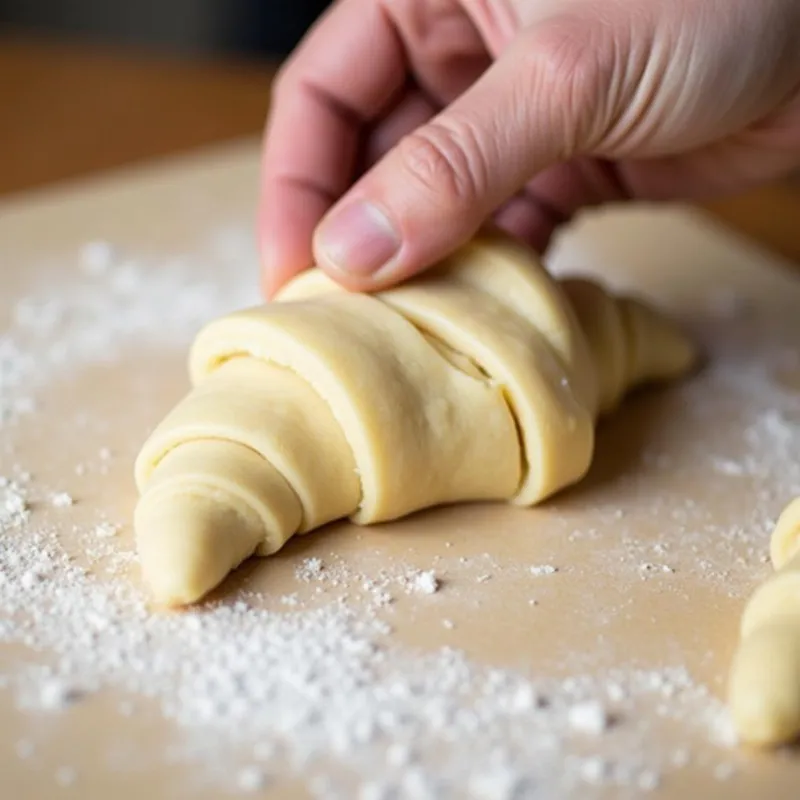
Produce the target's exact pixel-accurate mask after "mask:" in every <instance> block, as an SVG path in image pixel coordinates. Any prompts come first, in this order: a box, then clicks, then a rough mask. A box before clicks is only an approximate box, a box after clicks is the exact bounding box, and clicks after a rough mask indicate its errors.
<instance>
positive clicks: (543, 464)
mask: <svg viewBox="0 0 800 800" xmlns="http://www.w3.org/2000/svg"><path fill="white" fill-rule="evenodd" d="M694 359H695V351H694V348H693V347H692V345H691V344H690V342H689V341H688V340H687V339H686V338H685V337H684V335H683V334H682V333H681V332H680V331H679V330H678V329H677V328H676V327H674V326H673V325H672V324H670V323H668V322H667V321H666V320H664V319H663V318H661V317H660V316H658V315H657V314H656V313H655V312H654V311H652V310H650V309H649V308H648V307H647V306H645V305H643V304H641V303H638V302H637V301H635V300H632V299H627V298H611V297H610V296H609V295H607V294H606V293H605V292H604V291H602V290H601V289H600V288H599V287H598V286H596V285H594V284H592V283H589V282H587V281H583V280H578V279H573V280H566V281H563V282H561V283H558V282H556V281H555V280H553V279H552V278H551V277H550V275H549V274H548V273H547V272H546V270H545V269H544V268H543V267H542V265H541V264H540V263H539V261H538V260H537V258H536V256H535V255H534V253H533V252H532V251H530V250H528V249H527V248H526V247H524V246H522V245H521V244H519V243H517V242H515V241H513V240H511V239H509V238H508V237H505V236H504V235H502V234H500V233H497V232H491V233H489V232H486V233H482V234H481V235H480V236H478V237H476V238H475V239H474V240H473V241H472V242H470V243H469V244H468V245H466V246H465V247H463V248H462V249H461V250H459V251H458V252H457V253H455V254H454V255H453V256H451V257H450V258H449V259H447V260H446V261H444V262H442V263H441V264H440V265H439V266H438V267H437V268H436V269H435V270H433V271H432V272H430V273H429V274H428V275H426V276H425V277H423V278H418V279H416V280H415V281H413V282H411V283H408V284H406V285H403V286H401V287H398V288H395V289H392V290H389V291H384V292H381V293H379V294H375V295H365V294H354V293H348V292H345V291H344V290H342V289H340V288H339V287H338V286H337V285H336V284H335V283H333V282H332V281H331V280H329V279H328V278H327V277H326V276H325V275H324V274H323V273H322V272H320V271H319V270H311V271H309V272H306V273H304V274H303V275H301V276H299V277H298V278H296V279H295V280H294V281H293V282H292V283H290V284H289V285H288V286H287V287H285V289H284V290H283V291H282V293H281V294H280V295H279V297H278V298H277V299H276V301H274V302H272V303H270V304H268V305H266V306H263V307H259V308H253V309H250V310H246V311H242V312H239V313H236V314H232V315H230V316H227V317H224V318H222V319H220V320H217V321H215V322H212V323H211V324H210V325H208V326H207V327H206V328H205V329H204V330H203V331H201V332H200V334H199V335H198V337H197V339H196V340H195V342H194V345H193V347H192V350H191V355H190V374H191V379H192V384H193V386H194V388H193V390H192V391H191V393H190V394H189V395H187V397H186V398H185V399H184V400H183V401H181V402H180V403H179V404H178V405H177V407H176V408H175V409H174V410H173V411H172V412H171V413H170V414H169V415H168V416H167V418H166V419H165V420H164V421H163V422H162V423H161V424H160V425H159V426H158V428H157V429H156V430H155V431H154V432H153V434H152V435H151V436H150V438H149V439H148V441H147V442H146V443H145V445H144V447H143V448H142V451H141V453H140V454H139V457H138V459H137V462H136V469H135V474H136V482H137V486H138V488H139V491H140V492H141V497H140V500H139V503H138V505H137V508H136V513H135V527H136V538H137V546H138V549H139V554H140V559H141V565H142V571H143V574H144V578H145V580H146V581H147V583H148V584H149V586H150V588H151V590H152V593H153V596H154V599H155V600H156V602H158V603H160V604H166V605H182V604H187V603H192V602H194V601H196V600H198V599H200V598H202V597H203V596H204V595H205V594H207V593H208V592H209V591H210V590H211V589H213V588H214V587H215V586H216V585H217V584H219V583H220V582H221V581H222V580H223V579H224V578H225V576H226V575H227V574H228V573H229V572H230V571H231V570H232V569H234V568H235V567H236V566H237V565H238V564H239V563H241V562H242V561H243V560H244V559H246V558H248V557H249V556H251V555H253V554H259V555H269V554H270V553H274V552H275V551H276V550H278V549H280V548H281V547H282V546H283V545H284V543H285V542H286V541H287V540H288V539H289V538H290V537H291V536H293V535H294V534H296V533H305V532H308V531H311V530H314V529H315V528H318V527H320V526H321V525H324V524H325V523H327V522H330V521H332V520H336V519H341V518H350V519H352V520H353V521H355V522H357V523H361V524H368V523H374V522H380V521H385V520H392V519H397V518H399V517H402V516H404V515H407V514H410V513H411V512H413V511H417V510H419V509H423V508H426V507H430V506H434V505H438V504H444V503H453V502H458V501H476V500H506V501H509V502H512V503H516V504H518V505H522V506H530V505H533V504H535V503H538V502H540V501H541V500H542V499H544V498H546V497H548V496H550V495H552V494H553V493H555V492H557V491H559V490H560V489H563V488H564V487H566V486H569V485H571V484H573V483H575V482H577V481H578V480H580V479H581V478H582V477H583V476H584V474H585V473H586V471H587V469H588V467H589V465H590V463H591V460H592V456H593V452H594V426H595V423H596V420H597V418H598V416H599V415H601V414H604V413H607V412H609V411H611V410H613V409H614V408H616V406H617V405H618V404H619V402H620V400H621V399H622V397H623V395H624V394H625V393H626V392H627V391H628V390H629V389H631V388H632V387H633V386H635V385H637V384H640V383H643V382H645V381H650V380H663V379H669V378H675V377H677V376H679V375H681V374H682V373H684V372H686V371H687V370H688V369H689V368H690V367H691V365H692V363H693V361H694Z"/></svg>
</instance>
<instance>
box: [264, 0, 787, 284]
mask: <svg viewBox="0 0 800 800" xmlns="http://www.w3.org/2000/svg"><path fill="white" fill-rule="evenodd" d="M798 166H800V3H798V2H797V0H758V2H754V0H653V1H652V2H641V0H338V2H336V3H334V4H333V5H332V7H331V8H330V9H329V11H328V12H327V13H326V14H325V15H324V16H323V17H322V18H321V19H320V20H319V21H318V23H317V24H316V25H315V26H314V27H313V29H312V30H311V31H310V32H309V33H308V35H307V36H306V38H305V39H304V41H303V42H302V43H301V44H300V46H299V47H298V48H297V50H296V51H295V52H294V53H293V54H292V56H291V57H290V58H289V59H288V60H287V62H286V63H285V65H284V67H283V68H282V70H281V72H280V75H279V77H278V80H277V82H276V84H275V89H274V92H273V97H272V105H271V112H270V118H269V122H268V125H267V130H266V134H265V139H264V153H263V168H262V180H261V203H260V213H259V238H260V242H261V252H262V260H263V286H264V291H265V294H266V295H267V296H271V295H272V294H273V293H274V292H275V291H277V289H278V288H280V287H281V286H283V285H284V284H285V283H286V282H287V281H288V280H289V279H290V278H291V277H292V276H293V275H296V274H297V273H299V272H301V271H303V270H304V269H306V268H308V267H310V266H311V265H312V264H314V263H317V264H318V265H319V266H320V267H321V268H322V269H323V270H325V271H326V272H327V273H328V274H329V275H330V276H331V277H333V278H334V279H335V280H336V281H338V282H339V283H340V284H342V285H343V286H345V287H346V288H349V289H355V290H360V291H372V290H376V289H381V288H386V287H389V286H391V285H394V284H397V283H399V282H401V281H403V280H406V279H408V278H410V277H411V276H413V275H415V274H417V273H420V272H422V271H423V270H425V269H426V268H428V267H429V266H431V265H432V264H433V263H435V262H436V261H437V260H439V259H441V258H442V257H444V256H446V255H447V254H449V253H450V252H452V251H453V250H454V249H455V248H457V247H458V246H460V245H461V244H462V243H464V242H465V241H466V240H467V239H469V238H470V237H471V236H472V235H473V234H474V233H475V232H476V231H477V230H478V229H479V228H480V227H481V226H482V225H483V224H484V223H485V222H486V221H487V220H489V219H493V220H494V221H496V222H498V223H499V224H500V225H501V226H502V227H504V228H506V229H507V230H508V231H509V232H511V233H514V234H516V235H518V236H520V237H522V238H523V239H525V240H526V241H528V242H529V243H531V244H533V245H534V246H535V247H536V248H537V249H539V250H540V251H541V250H544V249H545V248H546V246H547V244H548V242H549V240H550V238H551V236H552V234H553V232H554V230H555V229H556V228H557V227H558V226H559V225H561V224H563V223H564V222H565V221H567V220H569V219H570V218H571V217H572V216H573V215H574V214H575V212H576V211H578V210H579V209H580V208H582V207H585V206H588V205H596V204H600V203H606V202H615V201H624V200H628V199H636V198H640V199H648V200H666V199H695V198H700V197H706V196H713V195H719V194H724V193H729V192H734V191H738V190H741V189H743V188H746V187H747V186H749V185H752V184H756V183H760V182H764V181H768V180H771V179H774V178H776V177H779V176H781V175H783V174H786V173H788V172H789V171H791V170H793V169H795V168H797V167H798Z"/></svg>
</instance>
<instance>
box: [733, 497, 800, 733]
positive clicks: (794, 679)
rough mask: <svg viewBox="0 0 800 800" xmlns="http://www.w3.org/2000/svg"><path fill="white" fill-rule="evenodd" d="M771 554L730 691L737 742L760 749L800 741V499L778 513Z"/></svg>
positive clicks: (745, 622) (747, 617)
mask: <svg viewBox="0 0 800 800" xmlns="http://www.w3.org/2000/svg"><path fill="white" fill-rule="evenodd" d="M770 555H771V560H772V565H773V567H774V568H775V570H776V572H775V574H774V575H772V576H771V577H770V578H769V579H768V580H766V581H765V582H764V583H763V584H761V586H759V588H758V589H757V590H756V591H755V592H754V594H753V596H752V597H751V598H750V600H749V601H748V603H747V605H746V607H745V610H744V614H743V615H742V621H741V626H740V628H741V631H740V636H741V640H740V643H739V647H738V650H737V652H736V655H735V656H734V660H733V665H732V668H731V674H730V682H729V689H728V697H729V705H730V709H731V714H732V716H733V721H734V724H735V726H736V729H737V732H738V734H739V737H740V739H741V740H742V741H744V742H747V743H749V744H753V745H757V746H762V747H770V746H775V745H781V744H785V743H788V742H790V741H792V740H794V739H796V738H797V737H798V736H800V498H798V499H796V500H795V501H794V502H793V503H791V504H790V505H789V506H788V507H787V508H786V509H785V511H784V512H783V514H781V516H780V519H779V520H778V524H777V525H776V527H775V530H774V531H773V533H772V538H771V542H770Z"/></svg>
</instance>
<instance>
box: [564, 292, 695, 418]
mask: <svg viewBox="0 0 800 800" xmlns="http://www.w3.org/2000/svg"><path fill="white" fill-rule="evenodd" d="M561 285H562V287H563V289H564V291H565V293H566V295H567V297H568V298H569V300H570V303H571V304H572V307H573V309H574V310H575V313H576V315H577V317H578V322H579V324H580V326H581V328H582V330H583V332H584V335H585V337H586V340H587V342H588V344H589V348H590V350H591V354H592V361H593V363H594V367H595V375H596V380H597V392H598V397H597V413H598V414H599V415H604V414H609V413H611V412H612V411H614V410H615V409H616V408H617V407H618V406H619V404H620V403H621V402H622V400H623V399H624V398H625V396H626V395H627V394H628V393H629V392H631V391H632V390H633V389H635V388H637V387H639V386H641V385H643V384H646V383H651V382H658V381H667V380H673V379H675V378H677V377H680V376H681V375H684V374H685V373H686V372H688V371H689V370H690V369H691V368H692V367H693V366H694V364H695V363H696V361H697V358H698V353H697V348H696V347H695V345H694V343H693V342H692V341H691V340H690V339H689V338H688V337H687V336H686V334H685V333H684V332H683V331H682V330H681V329H680V328H679V327H678V326H677V325H675V323H674V322H672V320H670V319H668V318H666V317H664V316H662V315H661V314H659V313H658V312H657V311H656V310H655V309H653V308H651V307H650V306H648V305H646V304H645V303H643V302H641V301H639V300H637V299H635V298H632V297H624V296H618V295H613V294H611V293H609V292H607V291H605V290H604V289H603V288H602V287H601V286H599V285H598V284H596V283H594V282H593V281H589V280H586V279H582V278H568V279H566V280H564V281H562V282H561Z"/></svg>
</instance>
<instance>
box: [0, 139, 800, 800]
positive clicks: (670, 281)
mask: <svg viewBox="0 0 800 800" xmlns="http://www.w3.org/2000/svg"><path fill="white" fill-rule="evenodd" d="M256 175H257V148H256V146H255V144H247V145H243V146H241V147H234V148H231V149H230V150H224V151H220V152H218V153H211V154H207V155H205V156H197V157H193V158H188V159H185V160H183V161H181V162H176V163H175V164H161V165H155V166H153V167H152V168H150V169H148V170H147V171H144V172H140V173H131V174H127V175H126V174H123V175H120V176H118V177H116V178H108V179H104V180H102V181H97V182H95V183H90V184H87V185H85V186H83V187H76V188H74V189H69V188H65V189H63V190H59V191H57V192H53V193H47V194H41V195H38V196H31V197H30V198H28V199H26V200H20V201H18V202H16V203H14V202H11V203H8V204H6V205H5V206H4V207H2V209H0V283H1V285H2V292H0V321H2V332H1V333H0V419H2V420H3V422H2V428H1V429H0V430H2V439H0V475H2V476H4V477H5V478H6V479H7V480H6V481H5V482H0V529H2V547H1V548H0V642H2V644H0V681H1V682H2V685H3V686H4V689H3V690H2V691H1V692H0V774H2V775H3V796H4V797H9V798H16V797H22V796H23V795H28V794H30V796H34V797H41V798H45V797H46V798H50V797H64V798H69V797H76V798H77V797H80V798H83V799H85V800H91V799H92V798H98V799H99V798H102V799H103V800H105V798H107V797H111V796H113V797H115V798H118V799H119V800H123V798H127V797H130V798H140V797H142V796H149V797H154V798H155V797H181V796H192V797H196V798H206V797H207V798H212V797H223V796H228V795H230V796H237V793H242V792H247V791H260V787H262V786H263V785H266V784H269V788H268V790H267V791H273V792H274V794H275V796H277V797H288V796H290V793H289V788H288V787H291V788H292V789H293V790H294V792H296V794H297V796H304V795H306V794H313V795H316V796H321V797H329V796H342V797H353V796H356V795H355V793H354V791H353V788H352V787H353V786H354V785H355V784H357V785H360V786H362V788H364V793H363V794H362V796H363V797H393V796H395V795H392V794H391V793H390V789H391V788H392V787H393V786H400V787H401V790H400V791H399V793H398V795H396V796H399V797H413V798H417V797H448V796H457V797H467V796H471V797H481V798H506V797H509V798H510V797H518V796H519V797H524V798H528V797H541V798H548V800H550V799H552V798H572V797H575V798H604V797H615V798H616V797H628V796H639V795H642V796H649V794H650V793H651V792H657V794H655V795H653V796H658V797H664V798H678V797H699V796H710V797H716V796H724V797H726V798H746V797H759V798H766V797H791V796H794V793H795V792H796V786H797V785H798V781H800V762H798V761H797V760H796V757H795V756H794V755H793V754H791V753H790V754H786V753H782V754H774V755H769V756H765V755H754V754H751V753H748V752H744V751H742V750H740V749H738V748H737V747H736V746H735V744H734V743H733V742H732V739H731V734H730V729H729V725H728V720H727V716H726V713H725V709H724V703H723V699H724V687H725V679H726V676H727V669H728V665H729V660H730V657H731V654H732V651H733V647H734V645H735V641H736V633H737V625H738V620H739V614H740V612H741V609H742V606H743V602H744V599H745V598H746V596H747V595H748V593H749V592H750V591H751V589H752V588H753V587H754V586H755V585H756V583H757V582H758V581H759V580H761V579H762V578H763V577H764V576H765V575H767V574H768V571H769V566H768V564H767V563H766V554H767V544H768V537H769V532H770V530H771V526H772V523H773V521H774V519H775V517H776V515H777V514H778V512H779V511H780V509H781V508H782V506H783V505H784V503H785V502H787V501H788V500H789V499H790V498H791V497H792V496H793V494H794V493H797V492H800V461H799V460H798V458H797V453H798V452H800V314H799V313H798V308H800V281H798V279H797V275H796V272H794V271H793V270H792V268H791V267H792V265H791V264H789V263H788V262H786V263H784V262H781V261H780V260H779V259H777V258H774V257H771V256H769V255H768V254H767V253H766V252H764V251H762V250H760V249H758V248H756V247H755V246H753V245H751V244H749V243H748V242H747V241H745V240H742V239H739V238H737V237H736V236H734V235H733V234H730V233H728V232H727V231H726V230H725V229H723V228H720V227H718V226H717V224H716V223H711V222H708V221H706V220H705V219H704V218H703V217H700V216H699V215H697V214H696V213H695V212H689V211H685V210H681V209H672V210H667V209H661V210H658V211H655V210H648V209H633V210H629V211H624V212H623V211H608V212H604V213H603V214H597V215H591V216H588V217H587V218H585V219H582V220H579V221H578V223H577V224H576V225H575V226H573V228H571V229H569V230H568V231H566V232H565V234H564V235H563V236H562V238H561V239H560V240H559V241H558V242H557V244H556V246H555V249H554V251H553V253H552V254H551V259H550V262H551V265H552V267H553V268H554V269H555V270H557V271H563V270H570V271H571V270H573V269H576V268H577V269H581V270H583V269H589V270H591V271H601V272H602V273H603V274H604V275H605V276H606V277H607V278H608V280H609V281H611V282H613V283H614V284H615V285H617V286H619V287H635V288H636V289H637V291H639V292H641V293H644V294H646V295H648V296H650V297H651V298H653V300H654V301H655V302H657V303H658V304H659V305H661V306H663V307H664V308H666V309H668V310H670V311H671V312H672V313H674V314H675V315H676V316H677V317H678V318H679V319H681V320H683V322H684V323H685V324H686V325H687V327H688V328H689V329H690V330H691V331H692V332H693V333H694V334H695V335H696V336H697V338H698V340H699V341H700V342H701V344H702V345H703V347H704V348H705V350H706V353H707V356H708V361H707V364H706V365H705V367H704V369H703V370H702V371H701V372H700V373H698V374H697V375H696V376H694V377H692V378H691V379H690V380H689V381H687V382H686V383H684V384H683V385H681V386H678V387H674V388H669V389H658V390H653V391H648V392H643V393H640V394H639V395H637V396H636V397H634V398H632V399H631V400H630V401H629V402H628V403H627V404H626V405H625V407H624V409H623V410H622V411H620V412H619V413H618V414H617V415H615V416H614V417H613V418H612V419H610V420H608V421H607V422H606V423H604V424H603V426H602V427H601V431H600V435H599V439H598V452H597V460H596V465H595V468H594V469H593V470H592V472H591V474H590V475H589V477H588V478H587V479H586V480H585V481H584V482H583V483H582V484H581V485H580V486H578V487H575V488H574V489H573V490H571V491H569V492H566V493H564V494H563V495H561V496H559V497H558V498H556V499H554V500H552V501H551V502H548V503H547V504H545V505H544V506H542V507H540V508H537V509H533V510H520V509H513V508H506V507H501V506H495V505H476V506H466V507H458V508H448V509H439V510H436V511H432V512H429V513H423V514H419V515H416V516H415V517H413V518H410V519H408V520H404V521H402V522H399V523H396V524H392V525H386V526H381V527H377V528H374V529H358V528H355V527H353V526H350V525H337V526H333V527H332V528H331V529H326V530H323V531H321V532H319V533H316V534H312V535H310V536H308V537H305V538H303V539H301V540H296V541H294V542H293V543H291V544H290V545H289V546H288V547H287V548H286V549H285V551H283V552H282V553H281V554H280V555H278V556H276V557H274V558H272V559H270V560H268V561H263V562H260V563H251V564H248V565H246V566H245V567H244V568H243V569H242V570H240V572H239V574H238V575H237V576H236V579H235V580H232V581H229V582H228V583H226V585H225V587H224V590H223V591H222V592H220V593H219V594H218V595H217V596H216V597H215V599H214V601H213V602H212V603H211V604H210V605H209V606H206V607H203V608H201V609H198V610H196V611H192V612H189V613H183V614H163V613H161V614H158V613H156V614H151V613H150V612H148V611H147V609H146V603H145V600H146V598H145V597H144V594H143V592H142V587H141V585H140V583H139V578H138V573H137V568H136V563H135V558H134V556H133V554H132V532H131V528H130V515H131V511H132V508H133V504H134V500H135V495H134V489H133V484H132V478H131V465H132V461H133V458H134V456H135V454H136V452H137V449H138V447H139V445H140V444H141V442H142V441H143V439H144V437H145V436H146V434H147V432H148V431H149V430H150V429H151V428H152V426H153V425H155V423H156V422H158V420H159V419H160V418H161V416H162V415H163V414H164V413H165V412H166V411H167V410H168V409H169V408H170V407H171V406H172V404H173V403H174V402H175V401H176V400H177V399H178V398H179V397H180V396H181V394H182V393H183V392H184V391H185V389H186V387H187V378H186V374H185V365H184V360H185V353H186V348H187V346H188V344H189V342H190V341H191V338H192V336H193V334H194V333H195V332H196V330H197V329H198V328H199V327H200V326H201V325H202V324H203V323H205V322H206V321H208V320H209V319H210V318H212V317H215V316H217V315H218V314H221V313H223V312H226V311H228V310H231V309H234V308H238V307H240V306H243V305H248V304H250V303H254V302H257V301H258V296H257V281H258V276H257V269H256V263H257V260H256V255H255V247H254V243H253V241H252V219H253V216H254V201H255V176H256ZM26 509H27V510H26ZM429 573H432V574H429ZM337 790H338V791H340V794H336V792H337ZM515 790H517V791H518V793H517V794H514V791H515ZM370 792H372V794H370ZM381 792H384V793H383V794H382V793H381ZM426 792H427V793H426Z"/></svg>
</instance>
